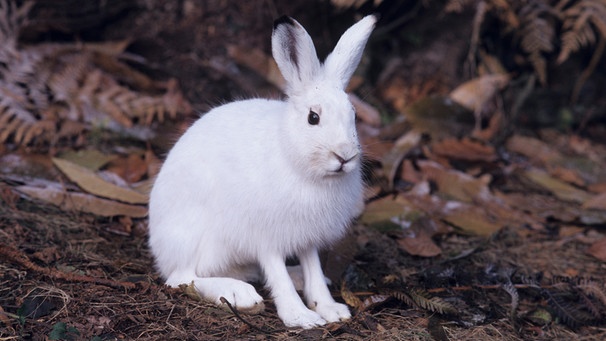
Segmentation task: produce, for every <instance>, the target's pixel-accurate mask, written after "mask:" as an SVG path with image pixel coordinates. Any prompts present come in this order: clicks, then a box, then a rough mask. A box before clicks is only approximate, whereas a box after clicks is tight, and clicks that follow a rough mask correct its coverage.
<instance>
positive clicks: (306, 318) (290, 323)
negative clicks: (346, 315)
mask: <svg viewBox="0 0 606 341" xmlns="http://www.w3.org/2000/svg"><path fill="white" fill-rule="evenodd" d="M278 315H279V316H280V319H281V320H282V322H284V324H285V325H286V326H287V327H299V328H304V329H309V328H313V327H317V326H323V325H325V324H326V321H325V320H324V319H323V318H322V316H320V315H318V314H317V313H316V312H314V311H312V310H309V309H307V308H302V309H288V310H287V311H279V312H278Z"/></svg>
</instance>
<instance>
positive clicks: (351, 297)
mask: <svg viewBox="0 0 606 341" xmlns="http://www.w3.org/2000/svg"><path fill="white" fill-rule="evenodd" d="M341 298H342V299H343V301H345V303H347V305H348V306H350V307H352V308H354V309H355V310H357V311H360V310H362V309H363V305H364V304H363V303H362V300H361V299H360V298H359V297H358V296H356V295H355V294H354V293H353V292H351V290H349V288H347V283H345V281H343V282H341Z"/></svg>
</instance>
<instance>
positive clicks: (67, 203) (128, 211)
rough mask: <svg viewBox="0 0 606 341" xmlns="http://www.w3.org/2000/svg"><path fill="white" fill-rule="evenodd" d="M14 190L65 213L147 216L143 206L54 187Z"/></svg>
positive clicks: (19, 187) (18, 188) (28, 187)
mask: <svg viewBox="0 0 606 341" xmlns="http://www.w3.org/2000/svg"><path fill="white" fill-rule="evenodd" d="M15 189H16V190H17V191H19V192H21V193H23V194H26V195H27V196H29V197H32V198H35V199H39V200H43V201H45V202H48V203H51V204H53V205H55V206H58V207H60V208H61V209H63V210H65V211H77V212H87V213H92V214H94V215H98V216H103V217H113V216H129V217H133V218H143V217H145V216H147V208H146V207H145V206H141V205H129V204H124V203H120V202H117V201H113V200H107V199H102V198H98V197H95V196H93V195H90V194H85V193H74V192H67V191H65V190H63V189H59V188H54V187H46V188H40V187H33V186H17V187H16V188H15Z"/></svg>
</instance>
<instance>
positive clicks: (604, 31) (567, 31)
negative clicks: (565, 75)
mask: <svg viewBox="0 0 606 341" xmlns="http://www.w3.org/2000/svg"><path fill="white" fill-rule="evenodd" d="M567 4H568V2H567ZM559 5H560V4H558V6H559ZM565 6H566V5H563V6H562V8H564V7H565ZM562 16H563V22H562V31H563V33H562V35H561V45H562V48H561V49H560V54H559V55H558V58H557V62H558V63H563V62H565V61H566V60H567V59H568V58H569V56H570V54H572V53H574V52H577V51H579V50H580V49H581V48H584V47H587V46H592V45H594V44H595V43H596V41H597V35H599V36H600V37H601V38H606V1H603V0H579V1H576V2H574V3H573V4H572V5H570V7H568V8H566V9H563V11H562Z"/></svg>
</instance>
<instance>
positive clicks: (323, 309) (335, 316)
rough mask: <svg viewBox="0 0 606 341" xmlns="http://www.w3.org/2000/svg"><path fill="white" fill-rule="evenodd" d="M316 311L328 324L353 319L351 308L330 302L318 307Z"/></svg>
mask: <svg viewBox="0 0 606 341" xmlns="http://www.w3.org/2000/svg"><path fill="white" fill-rule="evenodd" d="M314 310H315V311H316V313H318V314H320V316H322V318H324V319H325V320H326V321H327V322H338V321H344V320H348V319H349V318H350V317H351V313H350V312H349V308H347V306H346V305H345V304H341V303H337V302H330V303H324V304H319V305H317V306H316V307H315V308H314Z"/></svg>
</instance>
